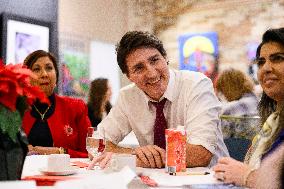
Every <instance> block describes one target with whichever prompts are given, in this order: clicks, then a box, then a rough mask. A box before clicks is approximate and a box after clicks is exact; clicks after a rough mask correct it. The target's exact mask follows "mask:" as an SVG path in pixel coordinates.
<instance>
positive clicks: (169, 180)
mask: <svg viewBox="0 0 284 189" xmlns="http://www.w3.org/2000/svg"><path fill="white" fill-rule="evenodd" d="M74 161H81V162H88V161H89V160H88V159H82V158H72V159H71V162H74ZM46 166H47V155H34V156H27V158H26V161H25V164H24V168H23V173H22V177H25V176H33V175H40V174H41V172H40V171H39V168H42V167H46ZM205 170H206V171H210V170H208V169H207V168H194V169H188V171H189V172H192V171H193V172H196V171H199V172H200V171H205ZM136 173H137V174H142V175H145V176H149V177H150V178H152V179H154V180H155V181H156V182H157V183H158V184H159V187H158V188H169V187H170V188H176V187H181V186H182V185H190V184H220V182H219V181H217V180H216V179H215V178H214V177H213V174H212V172H211V173H210V174H209V175H186V176H171V175H168V174H167V173H165V169H145V168H139V167H137V170H136ZM97 175H105V173H104V171H103V170H86V169H84V168H81V169H80V170H79V171H78V173H77V174H76V175H75V176H76V177H79V178H80V179H81V178H82V179H84V178H87V177H92V178H96V177H98V176H97ZM106 178H107V177H106ZM111 179H112V178H109V180H111ZM137 180H138V179H137ZM68 182H71V181H68ZM134 185H135V184H134ZM39 188H41V189H44V188H54V187H39ZM131 188H149V187H146V186H144V185H143V184H141V183H138V184H137V183H136V185H135V187H131ZM156 188H157V187H156Z"/></svg>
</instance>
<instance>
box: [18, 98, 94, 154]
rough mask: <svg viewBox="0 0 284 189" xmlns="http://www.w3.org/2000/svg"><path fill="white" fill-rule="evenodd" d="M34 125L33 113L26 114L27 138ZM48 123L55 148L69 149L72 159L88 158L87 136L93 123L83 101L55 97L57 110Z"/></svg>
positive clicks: (24, 119)
mask: <svg viewBox="0 0 284 189" xmlns="http://www.w3.org/2000/svg"><path fill="white" fill-rule="evenodd" d="M34 123H35V118H34V117H32V116H31V111H30V110H29V111H27V112H25V115H24V117H23V129H24V131H25V133H26V135H27V136H28V135H29V133H30V130H31V128H32V126H33V125H34ZM47 123H48V126H49V129H50V132H51V135H52V139H53V145H54V147H63V148H65V149H67V152H68V154H70V157H72V158H75V157H76V158H79V157H80V158H85V157H88V154H87V151H86V136H87V130H88V127H91V123H90V120H89V118H88V108H87V106H86V105H85V103H84V102H83V101H82V100H80V99H75V98H70V97H63V96H58V95H55V110H54V113H53V114H52V115H51V117H49V118H48V119H47Z"/></svg>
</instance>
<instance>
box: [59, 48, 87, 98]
mask: <svg viewBox="0 0 284 189" xmlns="http://www.w3.org/2000/svg"><path fill="white" fill-rule="evenodd" d="M61 75H62V77H61V91H62V93H63V94H64V95H67V96H73V97H79V98H83V99H85V98H86V96H87V94H88V90H89V84H90V80H89V56H88V55H87V54H85V53H79V52H72V51H64V52H63V62H62V64H61Z"/></svg>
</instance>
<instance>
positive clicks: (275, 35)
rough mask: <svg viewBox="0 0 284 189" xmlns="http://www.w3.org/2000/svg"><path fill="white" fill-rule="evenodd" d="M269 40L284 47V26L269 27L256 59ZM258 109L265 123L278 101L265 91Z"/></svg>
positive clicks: (258, 48) (257, 51)
mask: <svg viewBox="0 0 284 189" xmlns="http://www.w3.org/2000/svg"><path fill="white" fill-rule="evenodd" d="M269 42H276V43H279V44H281V45H282V46H283V47H284V28H279V29H269V30H267V31H266V32H265V33H264V34H263V36H262V42H261V43H260V45H259V46H258V47H257V50H256V59H258V58H259V56H260V50H261V47H262V46H263V45H264V44H266V43H269ZM258 110H259V115H260V117H261V122H262V123H264V122H265V121H266V119H267V118H268V116H269V115H270V114H271V113H272V112H274V111H276V101H275V100H273V99H272V98H270V97H269V96H267V94H265V92H263V93H262V96H261V99H260V102H259V105H258Z"/></svg>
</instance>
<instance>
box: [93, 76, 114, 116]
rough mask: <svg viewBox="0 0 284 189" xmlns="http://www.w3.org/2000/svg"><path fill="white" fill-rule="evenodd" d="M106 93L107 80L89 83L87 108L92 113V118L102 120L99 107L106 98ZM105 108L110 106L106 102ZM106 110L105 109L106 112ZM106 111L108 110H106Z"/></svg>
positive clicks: (96, 80) (102, 79)
mask: <svg viewBox="0 0 284 189" xmlns="http://www.w3.org/2000/svg"><path fill="white" fill-rule="evenodd" d="M107 91H108V79H105V78H98V79H95V80H93V81H92V82H91V85H90V91H89V99H88V106H89V107H91V108H92V110H93V111H94V116H95V117H96V118H102V116H103V112H101V106H102V105H103V102H104V100H105V98H106V93H107ZM106 106H107V107H108V106H110V103H109V102H107V104H106ZM107 109H108V108H106V110H107ZM107 111H108V110H107Z"/></svg>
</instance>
